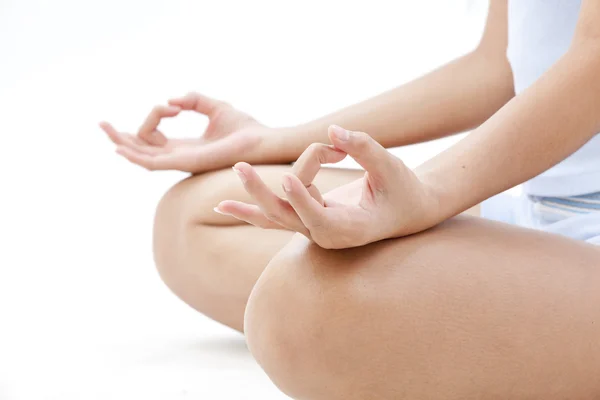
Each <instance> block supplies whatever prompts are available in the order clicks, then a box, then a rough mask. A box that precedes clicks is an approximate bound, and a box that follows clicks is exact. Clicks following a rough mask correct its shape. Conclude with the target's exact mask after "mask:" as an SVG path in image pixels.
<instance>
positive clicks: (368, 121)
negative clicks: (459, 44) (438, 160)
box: [272, 50, 514, 160]
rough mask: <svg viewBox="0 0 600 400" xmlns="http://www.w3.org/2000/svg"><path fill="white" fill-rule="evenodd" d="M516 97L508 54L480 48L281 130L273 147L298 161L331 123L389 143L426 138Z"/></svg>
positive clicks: (478, 119)
mask: <svg viewBox="0 0 600 400" xmlns="http://www.w3.org/2000/svg"><path fill="white" fill-rule="evenodd" d="M513 95H514V89H513V83H512V74H511V70H510V66H509V65H508V62H507V61H506V58H505V57H504V56H503V55H496V54H490V52H485V51H479V50H476V51H474V52H472V53H469V54H467V55H465V56H463V57H460V58H458V59H456V60H454V61H453V62H451V63H449V64H446V65H445V66H443V67H441V68H439V69H437V70H435V71H433V72H431V73H429V74H427V75H425V76H423V77H421V78H419V79H417V80H415V81H412V82H409V83H407V84H405V85H403V86H400V87H398V88H396V89H393V90H390V91H388V92H386V93H383V94H381V95H379V96H376V97H374V98H371V99H368V100H366V101H363V102H361V103H358V104H355V105H352V106H350V107H347V108H344V109H342V110H340V111H337V112H335V113H333V114H330V115H327V116H325V117H322V118H319V119H317V120H314V121H311V122H309V123H306V124H303V125H299V126H297V127H293V128H287V129H283V130H280V131H279V132H278V134H277V135H274V136H273V138H272V142H273V143H272V147H273V148H275V149H277V151H278V152H279V156H280V157H283V158H285V159H292V160H293V159H295V158H296V157H298V156H299V155H300V154H301V153H302V151H304V149H306V147H307V146H308V145H309V144H310V143H315V142H321V143H328V139H327V127H328V126H329V125H331V124H336V125H340V126H343V127H345V128H348V129H351V130H355V131H363V132H368V133H369V134H370V135H371V136H372V137H374V138H375V139H376V140H377V141H378V142H379V143H381V144H382V145H383V146H384V147H395V146H402V145H406V144H411V143H417V142H423V141H427V140H432V139H436V138H440V137H444V136H447V135H451V134H454V133H458V132H462V131H465V130H468V129H471V128H474V127H476V126H478V125H479V124H481V123H482V122H483V121H485V120H486V119H487V118H489V116H490V115H492V114H493V113H494V112H496V111H497V110H498V109H499V108H500V107H502V105H504V104H505V103H506V102H507V101H508V100H510V98H511V97H513Z"/></svg>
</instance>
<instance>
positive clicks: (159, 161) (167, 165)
mask: <svg viewBox="0 0 600 400" xmlns="http://www.w3.org/2000/svg"><path fill="white" fill-rule="evenodd" d="M116 152H117V154H119V155H121V156H123V157H125V158H126V159H127V160H128V161H130V162H132V163H134V164H137V165H139V166H140V167H143V168H146V169H147V170H149V171H156V170H168V169H178V170H181V171H186V168H187V167H186V166H187V165H188V164H189V162H190V161H189V159H190V158H191V157H193V153H191V152H189V154H188V153H184V152H180V153H162V154H147V153H142V152H139V151H136V150H135V149H133V148H131V147H129V146H117V149H116Z"/></svg>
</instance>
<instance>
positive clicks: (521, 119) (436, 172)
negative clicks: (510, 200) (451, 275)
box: [416, 45, 600, 221]
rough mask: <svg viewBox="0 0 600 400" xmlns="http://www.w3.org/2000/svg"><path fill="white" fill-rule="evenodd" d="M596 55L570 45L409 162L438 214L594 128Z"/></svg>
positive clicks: (534, 168)
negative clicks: (475, 123) (466, 130)
mask: <svg viewBox="0 0 600 400" xmlns="http://www.w3.org/2000/svg"><path fill="white" fill-rule="evenodd" d="M594 46H595V45H594ZM598 54H599V52H598V51H597V50H596V49H595V48H594V49H591V48H589V46H587V47H586V46H575V47H573V48H572V49H570V50H569V52H568V53H567V54H565V56H563V58H561V59H560V60H559V61H558V62H557V63H556V64H555V65H554V66H553V67H552V68H551V69H550V70H548V71H547V72H546V73H545V74H544V75H543V76H542V77H541V78H540V79H539V80H538V81H537V82H536V83H535V84H533V85H532V86H531V87H530V88H528V89H527V90H525V91H524V92H523V93H522V94H520V95H519V96H517V97H515V98H514V99H513V100H511V101H510V102H509V103H508V104H506V105H505V106H504V107H503V108H502V109H501V110H500V111H498V113H496V114H495V115H494V116H493V117H492V118H490V119H489V120H488V121H486V122H485V123H484V124H482V125H481V126H480V127H479V128H478V129H476V130H475V131H473V132H472V133H471V134H470V135H469V136H468V137H467V138H465V139H464V140H462V141H461V142H459V143H458V144H456V145H455V146H453V147H452V148H450V149H448V150H447V151H445V152H443V153H441V154H440V155H438V156H437V157H435V158H433V159H431V160H429V161H428V162H426V163H425V164H423V165H421V166H420V167H418V168H417V170H416V173H417V175H418V176H419V177H420V178H421V179H422V180H423V181H424V182H425V183H426V184H427V185H428V186H429V187H431V188H432V190H433V192H434V193H435V196H436V197H437V198H438V199H439V204H440V208H439V212H440V216H439V220H440V221H441V220H443V219H446V218H448V217H450V216H453V215H455V214H458V213H460V212H462V211H464V210H466V209H468V208H469V207H471V206H473V205H475V204H477V203H479V202H481V201H483V200H485V199H487V198H489V197H491V196H493V195H495V194H497V193H500V192H502V191H504V190H506V189H508V188H511V187H513V186H515V185H517V184H519V183H522V182H524V181H526V180H528V179H530V178H532V177H534V176H536V175H538V174H540V173H541V172H543V171H545V170H547V169H548V168H550V167H551V166H553V165H555V164H557V163H558V162H560V161H561V160H563V159H565V158H566V157H567V156H569V155H570V154H571V153H573V152H575V151H576V150H577V149H578V148H580V147H581V146H582V145H584V144H585V143H586V142H587V141H588V140H589V139H590V138H591V137H592V136H593V135H594V134H595V133H596V132H597V131H598V129H599V128H600V114H599V113H598V110H599V109H600V95H599V93H600V77H599V76H598V73H597V71H598V70H599V69H600V57H599V56H598Z"/></svg>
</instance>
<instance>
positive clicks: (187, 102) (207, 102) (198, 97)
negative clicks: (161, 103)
mask: <svg viewBox="0 0 600 400" xmlns="http://www.w3.org/2000/svg"><path fill="white" fill-rule="evenodd" d="M222 104H223V103H222V102H221V101H219V100H215V99H213V98H210V97H207V96H204V95H202V94H200V93H188V94H186V95H185V96H183V97H177V98H174V99H170V100H169V105H172V106H177V107H181V109H182V110H188V111H189V110H191V111H197V112H199V113H200V114H204V115H207V116H210V115H211V114H212V113H213V112H214V111H215V109H216V108H217V107H218V106H219V105H222Z"/></svg>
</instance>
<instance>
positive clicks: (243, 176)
mask: <svg viewBox="0 0 600 400" xmlns="http://www.w3.org/2000/svg"><path fill="white" fill-rule="evenodd" d="M231 169H233V172H235V173H236V174H237V176H239V177H240V180H241V181H242V183H246V182H247V181H248V178H246V175H245V174H244V173H243V172H242V171H241V170H239V169H237V168H236V167H231Z"/></svg>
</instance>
